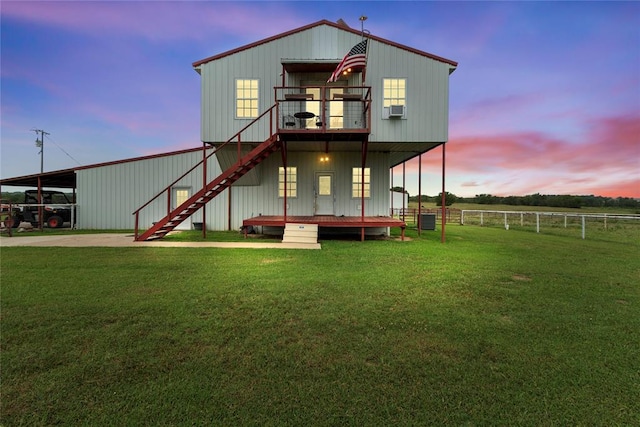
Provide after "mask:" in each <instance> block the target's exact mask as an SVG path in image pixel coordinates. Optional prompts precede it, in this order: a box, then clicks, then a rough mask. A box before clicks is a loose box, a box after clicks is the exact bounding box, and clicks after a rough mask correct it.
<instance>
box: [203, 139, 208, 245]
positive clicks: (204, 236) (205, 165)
mask: <svg viewBox="0 0 640 427" xmlns="http://www.w3.org/2000/svg"><path fill="white" fill-rule="evenodd" d="M206 187H207V146H206V144H205V142H204V141H202V188H203V189H204V188H206ZM206 238H207V205H206V204H205V205H203V206H202V239H203V240H204V239H206Z"/></svg>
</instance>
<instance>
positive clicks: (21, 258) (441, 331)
mask: <svg viewBox="0 0 640 427" xmlns="http://www.w3.org/2000/svg"><path fill="white" fill-rule="evenodd" d="M223 235H224V234H220V235H218V236H215V235H214V236H212V237H213V238H221V236H223ZM408 235H409V237H411V240H410V241H405V242H400V241H395V240H389V241H377V240H376V241H366V242H363V243H361V242H357V241H326V242H323V243H322V250H320V251H309V250H299V251H294V250H267V249H265V250H262V249H254V250H251V249H214V248H202V249H200V248H137V247H136V248H25V247H15V248H2V250H1V257H0V268H1V281H2V283H1V285H2V295H1V301H0V303H1V327H2V335H1V344H2V354H1V363H2V402H1V404H2V407H1V414H0V415H1V418H0V424H2V425H6V426H14V425H51V424H59V425H78V424H82V425H139V424H140V425H210V424H213V425H358V426H360V425H376V426H378V425H419V424H421V425H424V424H432V425H461V424H467V425H468V424H471V425H487V424H492V425H638V424H640V399H639V397H640V345H639V344H638V343H640V256H639V255H640V243H639V242H638V241H631V242H628V241H627V242H612V241H605V240H600V239H592V240H589V239H587V240H581V239H580V238H579V237H578V236H576V237H567V236H559V235H554V234H544V235H543V234H535V233H531V232H528V231H522V230H510V231H509V232H506V231H505V230H501V229H498V228H490V227H467V226H464V227H462V226H449V227H448V228H447V243H446V244H444V245H443V244H440V243H439V238H440V235H439V232H423V233H422V236H421V237H418V236H416V235H415V232H413V231H408ZM228 238H229V239H231V238H235V237H233V236H231V235H229V236H228Z"/></svg>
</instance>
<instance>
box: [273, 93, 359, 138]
mask: <svg viewBox="0 0 640 427" xmlns="http://www.w3.org/2000/svg"><path fill="white" fill-rule="evenodd" d="M274 90H275V99H276V104H277V107H276V114H277V118H278V124H277V128H278V133H279V134H280V138H281V139H282V140H364V139H366V138H367V136H368V135H369V133H370V132H371V87H370V86H287V87H276V88H274Z"/></svg>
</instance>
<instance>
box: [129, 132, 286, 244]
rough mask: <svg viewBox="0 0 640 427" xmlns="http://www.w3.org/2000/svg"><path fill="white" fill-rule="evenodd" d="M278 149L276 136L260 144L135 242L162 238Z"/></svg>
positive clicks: (278, 142)
mask: <svg viewBox="0 0 640 427" xmlns="http://www.w3.org/2000/svg"><path fill="white" fill-rule="evenodd" d="M279 148H280V141H279V139H278V136H277V135H272V136H271V137H270V138H269V139H267V140H266V141H265V142H263V143H262V144H260V145H258V146H257V147H256V148H254V149H253V150H251V151H250V152H249V153H248V154H247V155H245V156H244V157H242V158H241V159H240V160H239V161H237V162H236V163H234V164H233V165H232V166H231V167H229V168H228V169H227V170H225V171H224V172H222V174H220V175H219V176H218V177H217V178H215V179H214V180H213V181H211V182H209V183H208V184H207V185H206V186H205V187H204V188H202V189H201V190H200V191H198V192H197V193H195V194H194V195H193V196H191V197H190V198H189V199H188V200H187V201H185V202H184V203H183V204H181V205H180V206H178V207H177V208H175V209H174V210H173V211H171V212H169V213H168V214H167V215H166V216H165V217H164V218H162V219H161V220H159V221H157V222H155V223H154V224H153V226H152V227H151V228H149V229H148V230H146V231H145V232H143V233H141V234H140V235H139V236H137V237H136V238H135V240H137V241H143V240H155V239H160V238H162V237H164V236H165V235H166V234H167V233H169V232H170V231H172V230H173V229H175V228H176V227H177V226H178V225H179V224H180V223H181V222H182V221H184V220H186V219H187V218H189V217H190V216H191V215H193V214H194V213H196V212H197V211H198V210H199V209H200V208H202V207H203V206H204V205H206V204H207V203H208V202H209V201H211V199H213V198H214V197H216V196H217V195H218V194H220V193H222V192H223V191H224V190H226V189H227V188H229V187H230V186H231V185H232V184H233V183H234V182H236V181H237V180H239V179H240V178H242V176H243V175H245V174H246V173H247V172H249V171H250V170H251V169H253V168H254V167H256V166H257V165H259V164H260V163H261V162H262V161H263V160H264V159H266V158H267V157H269V155H270V154H271V153H273V152H275V151H277V150H278V149H279Z"/></svg>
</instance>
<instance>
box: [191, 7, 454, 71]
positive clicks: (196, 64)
mask: <svg viewBox="0 0 640 427" xmlns="http://www.w3.org/2000/svg"><path fill="white" fill-rule="evenodd" d="M321 25H328V26H330V27H333V28H337V29H339V30H341V31H347V32H350V33H353V34H356V35H358V36H359V35H361V34H362V32H361V31H358V30H355V29H353V28H349V27H346V26H344V25H340V24H336V23H333V22H331V21H327V20H326V19H323V20H321V21H318V22H315V23H313V24H309V25H305V26H304V27H300V28H296V29H293V30H290V31H286V32H284V33H280V34H277V35H275V36H272V37H268V38H266V39H262V40H259V41H257V42H253V43H250V44H247V45H244V46H241V47H238V48H235V49H232V50H228V51H226V52H223V53H219V54H217V55H214V56H210V57H208V58H205V59H201V60H199V61H196V62H194V63H193V64H192V65H193V67H194V68H197V67H199V66H200V65H203V64H206V63H207V62H211V61H215V60H218V59H221V58H224V57H226V56H229V55H233V54H235V53H238V52H242V51H244V50H247V49H252V48H254V47H256V46H260V45H262V44H265V43H269V42H272V41H274V40H278V39H282V38H285V37H288V36H290V35H292V34H296V33H300V32H303V31H307V30H309V29H311V28H315V27H319V26H321ZM368 37H369V38H370V39H371V40H376V41H378V42H380V43H384V44H387V45H390V46H394V47H396V48H398V49H402V50H406V51H408V52H411V53H415V54H416V55H420V56H424V57H427V58H430V59H434V60H436V61H439V62H444V63H445V64H449V65H451V66H452V67H457V66H458V63H457V62H455V61H452V60H450V59H446V58H443V57H441V56H437V55H433V54H431V53H428V52H424V51H422V50H418V49H414V48H412V47H409V46H405V45H402V44H399V43H395V42H392V41H390V40H386V39H383V38H382V37H377V36H373V35H369V36H368Z"/></svg>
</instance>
